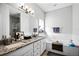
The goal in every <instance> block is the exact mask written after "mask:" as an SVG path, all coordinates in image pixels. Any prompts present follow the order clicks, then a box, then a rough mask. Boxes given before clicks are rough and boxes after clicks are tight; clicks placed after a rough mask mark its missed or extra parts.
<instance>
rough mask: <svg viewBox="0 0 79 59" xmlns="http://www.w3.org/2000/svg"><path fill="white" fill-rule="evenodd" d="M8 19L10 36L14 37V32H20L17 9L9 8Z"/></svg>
mask: <svg viewBox="0 0 79 59" xmlns="http://www.w3.org/2000/svg"><path fill="white" fill-rule="evenodd" d="M9 11H10V12H9V19H10V35H11V36H12V37H14V35H15V33H16V32H20V30H21V29H20V13H19V12H18V11H17V9H13V8H10V10H9Z"/></svg>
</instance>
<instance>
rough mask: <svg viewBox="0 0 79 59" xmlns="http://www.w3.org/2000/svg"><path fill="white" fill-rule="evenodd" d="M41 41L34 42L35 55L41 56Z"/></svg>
mask: <svg viewBox="0 0 79 59" xmlns="http://www.w3.org/2000/svg"><path fill="white" fill-rule="evenodd" d="M40 44H41V43H40V41H38V42H35V43H34V56H40V55H41V54H40Z"/></svg>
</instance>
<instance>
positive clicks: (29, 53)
mask: <svg viewBox="0 0 79 59" xmlns="http://www.w3.org/2000/svg"><path fill="white" fill-rule="evenodd" d="M24 56H33V49H30V50H29V51H28V52H26V53H25V54H24Z"/></svg>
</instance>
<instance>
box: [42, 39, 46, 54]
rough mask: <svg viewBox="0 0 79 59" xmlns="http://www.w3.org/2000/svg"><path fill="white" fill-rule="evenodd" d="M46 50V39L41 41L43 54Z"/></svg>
mask: <svg viewBox="0 0 79 59" xmlns="http://www.w3.org/2000/svg"><path fill="white" fill-rule="evenodd" d="M45 49H46V41H45V39H43V40H41V54H42V53H43V52H44V51H45Z"/></svg>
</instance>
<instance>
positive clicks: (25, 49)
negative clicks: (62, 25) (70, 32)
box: [0, 36, 46, 56]
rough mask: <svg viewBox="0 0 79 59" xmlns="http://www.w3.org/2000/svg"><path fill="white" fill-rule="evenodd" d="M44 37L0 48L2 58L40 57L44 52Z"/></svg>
mask: <svg viewBox="0 0 79 59" xmlns="http://www.w3.org/2000/svg"><path fill="white" fill-rule="evenodd" d="M45 40H46V37H42V36H38V37H35V38H32V39H28V40H21V41H20V42H17V43H15V44H10V45H6V46H2V47H1V46H0V55H3V56H40V55H42V53H43V52H44V51H45V50H46V42H45Z"/></svg>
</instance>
